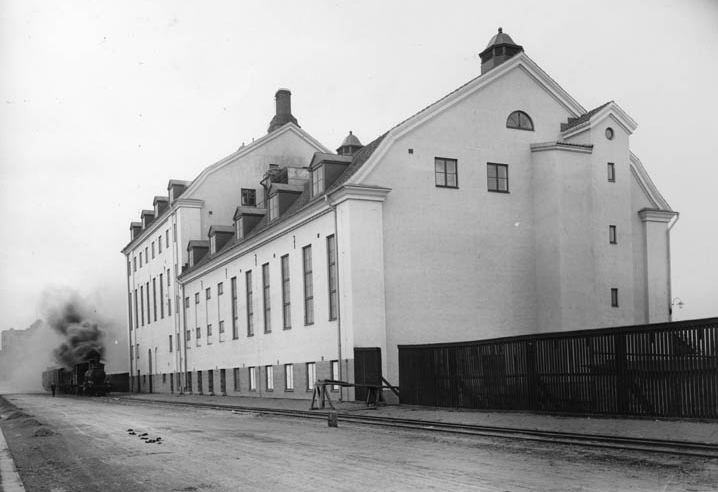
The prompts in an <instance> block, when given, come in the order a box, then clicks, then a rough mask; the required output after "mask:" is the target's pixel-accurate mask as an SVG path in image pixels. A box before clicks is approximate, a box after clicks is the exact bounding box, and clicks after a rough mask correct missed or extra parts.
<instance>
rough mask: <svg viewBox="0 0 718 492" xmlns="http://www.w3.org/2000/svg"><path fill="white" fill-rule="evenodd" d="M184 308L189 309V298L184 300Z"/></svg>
mask: <svg viewBox="0 0 718 492" xmlns="http://www.w3.org/2000/svg"><path fill="white" fill-rule="evenodd" d="M184 307H185V308H187V309H189V297H185V298H184Z"/></svg>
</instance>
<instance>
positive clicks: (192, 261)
mask: <svg viewBox="0 0 718 492" xmlns="http://www.w3.org/2000/svg"><path fill="white" fill-rule="evenodd" d="M189 266H190V268H191V267H193V266H194V250H193V249H190V250H189Z"/></svg>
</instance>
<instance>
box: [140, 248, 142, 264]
mask: <svg viewBox="0 0 718 492" xmlns="http://www.w3.org/2000/svg"><path fill="white" fill-rule="evenodd" d="M140 268H142V251H140Z"/></svg>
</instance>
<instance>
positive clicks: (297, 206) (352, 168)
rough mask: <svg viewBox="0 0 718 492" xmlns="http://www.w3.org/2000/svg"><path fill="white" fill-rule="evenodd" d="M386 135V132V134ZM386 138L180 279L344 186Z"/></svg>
mask: <svg viewBox="0 0 718 492" xmlns="http://www.w3.org/2000/svg"><path fill="white" fill-rule="evenodd" d="M387 133H388V132H387ZM385 136H386V133H385V134H384V135H382V136H380V137H379V138H377V139H375V140H374V141H373V142H371V143H370V144H368V145H366V146H365V147H363V148H362V149H361V150H360V151H359V152H357V153H356V154H354V156H352V162H351V164H349V165H348V166H347V168H346V169H345V170H344V172H342V174H340V175H339V177H338V178H337V179H336V181H334V183H332V184H331V185H330V186H329V187H328V188H327V189H326V190H325V191H324V193H322V194H321V195H318V196H315V197H312V196H311V189H310V182H309V181H307V182H306V183H305V184H304V190H303V191H302V193H301V194H300V195H299V196H298V197H297V199H296V200H295V201H294V202H293V203H292V204H291V205H290V206H289V208H288V209H287V210H286V211H285V212H284V213H283V214H282V215H281V216H280V217H279V218H277V219H275V220H272V221H270V220H269V215H268V214H267V215H265V216H264V217H262V219H261V220H260V221H259V222H258V223H257V225H256V226H255V227H254V229H252V230H251V231H250V232H249V234H247V235H245V236H244V238H242V239H237V237H236V236H235V237H234V238H232V240H230V241H227V244H225V245H224V246H223V247H222V248H221V249H220V250H218V251H217V252H215V253H214V254H212V255H210V254H206V255H204V256H203V257H202V259H200V260H199V261H198V262H196V263H195V264H194V265H193V266H192V267H191V268H187V269H186V270H184V271H183V272H182V274H181V275H180V278H182V277H184V276H185V275H187V274H188V273H189V272H191V271H194V270H196V269H198V268H200V267H201V266H203V265H205V264H207V263H209V262H210V261H212V260H213V259H215V258H217V257H218V256H222V255H224V254H226V253H227V252H229V251H230V250H231V249H234V248H235V247H239V245H240V244H242V243H244V242H246V241H248V240H249V239H251V238H253V237H255V236H257V235H259V234H261V233H262V232H264V231H266V230H269V229H272V228H274V227H277V226H278V225H279V224H281V223H283V222H285V221H286V220H288V219H289V218H290V217H292V216H294V215H296V214H297V213H299V212H300V211H301V210H303V209H304V208H306V207H307V206H309V204H311V203H314V202H317V201H319V200H322V199H323V197H324V196H325V195H326V194H327V193H331V192H332V191H334V190H336V189H337V188H339V187H340V186H341V185H342V184H344V183H345V182H346V181H347V180H348V179H349V178H350V177H351V176H352V175H353V174H354V173H355V172H356V171H357V170H358V169H359V168H360V167H361V166H362V165H363V164H364V163H365V162H366V161H367V160H368V159H369V157H371V155H372V154H373V153H374V151H375V150H376V149H377V147H379V144H380V143H381V141H382V140H383V139H384V137H385Z"/></svg>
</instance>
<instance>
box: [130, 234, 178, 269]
mask: <svg viewBox="0 0 718 492" xmlns="http://www.w3.org/2000/svg"><path fill="white" fill-rule="evenodd" d="M172 241H173V242H177V224H173V228H172ZM163 242H164V245H165V248H166V249H168V250H169V247H170V230H169V229H167V230H165V233H164V234H160V235H159V236H157V240H156V241H152V243H151V244H150V245H149V246H145V250H144V258H143V256H142V253H143V252H142V251H140V252H139V255H137V256H134V257H133V258H132V270H133V271H135V272H136V271H137V268H142V265H143V264H144V265H148V264H149V262H150V259H154V258H155V245H156V246H157V250H156V251H157V254H158V255H159V254H162V243H163ZM150 253H151V254H152V257H151V258H150ZM138 259H139V266H138V261H137V260H138Z"/></svg>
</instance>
